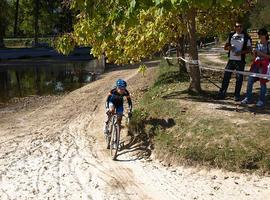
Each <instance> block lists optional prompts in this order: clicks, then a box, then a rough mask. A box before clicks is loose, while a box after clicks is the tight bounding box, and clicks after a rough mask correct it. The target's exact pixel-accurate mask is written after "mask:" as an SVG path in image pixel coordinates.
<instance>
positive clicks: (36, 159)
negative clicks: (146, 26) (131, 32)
mask: <svg viewBox="0 0 270 200" xmlns="http://www.w3.org/2000/svg"><path fill="white" fill-rule="evenodd" d="M154 70H155V68H151V69H149V76H148V77H147V78H143V77H141V76H140V75H137V73H136V71H137V69H126V70H124V69H123V70H119V71H113V72H109V73H107V74H104V76H103V77H102V79H99V80H98V81H96V82H93V83H91V84H89V85H87V86H85V87H83V88H80V89H78V90H76V91H74V92H72V93H70V94H68V95H67V96H65V97H63V98H58V99H57V100H56V101H53V102H51V103H48V104H46V105H43V106H39V107H37V108H35V109H32V110H31V109H29V110H22V111H16V112H10V113H7V112H4V111H3V110H0V113H1V112H2V113H1V115H0V116H1V118H0V199H1V200H2V199H20V200H21V199H35V200H36V199H42V200H43V199H74V200H77V199H121V200H123V199H237V200H238V199H267V198H268V197H270V178H261V177H258V176H254V175H252V176H251V175H242V174H235V173H226V172H221V171H219V170H211V171H210V172H209V171H205V170H202V169H195V168H184V167H178V168H173V167H166V166H164V165H162V163H159V162H155V161H150V160H143V159H140V157H138V155H137V154H136V151H137V150H138V151H139V150H140V145H141V144H134V146H133V147H132V148H130V149H127V150H125V151H123V152H122V155H120V156H119V157H118V159H119V161H117V162H116V161H112V160H111V159H110V157H109V152H108V150H106V149H104V142H103V135H102V132H101V130H102V125H103V123H102V122H103V118H104V108H103V107H104V97H105V96H106V94H107V93H108V91H109V90H110V88H111V86H112V85H113V83H114V81H115V80H116V79H117V78H120V77H121V78H125V79H127V80H128V84H129V85H130V87H129V90H130V91H131V93H132V92H134V91H136V90H137V89H138V88H141V87H144V86H145V84H147V83H149V80H150V79H151V78H149V77H151V74H153V72H154ZM3 112H4V113H3ZM126 140H128V138H126ZM124 142H130V141H124Z"/></svg>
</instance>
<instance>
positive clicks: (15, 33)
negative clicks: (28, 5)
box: [13, 0, 19, 37]
mask: <svg viewBox="0 0 270 200" xmlns="http://www.w3.org/2000/svg"><path fill="white" fill-rule="evenodd" d="M18 13H19V0H16V10H15V19H14V20H15V21H14V29H13V34H14V37H16V36H17V30H18Z"/></svg>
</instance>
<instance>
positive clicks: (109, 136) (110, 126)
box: [105, 120, 113, 149]
mask: <svg viewBox="0 0 270 200" xmlns="http://www.w3.org/2000/svg"><path fill="white" fill-rule="evenodd" d="M108 128H109V130H108V134H106V135H105V143H106V148H107V149H110V143H111V135H112V129H113V121H112V120H110V121H109V124H108Z"/></svg>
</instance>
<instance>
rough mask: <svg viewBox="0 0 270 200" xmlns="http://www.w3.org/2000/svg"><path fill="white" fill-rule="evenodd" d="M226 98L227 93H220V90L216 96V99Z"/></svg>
mask: <svg viewBox="0 0 270 200" xmlns="http://www.w3.org/2000/svg"><path fill="white" fill-rule="evenodd" d="M224 99H225V94H223V93H220V92H219V93H218V94H217V96H216V97H215V100H224Z"/></svg>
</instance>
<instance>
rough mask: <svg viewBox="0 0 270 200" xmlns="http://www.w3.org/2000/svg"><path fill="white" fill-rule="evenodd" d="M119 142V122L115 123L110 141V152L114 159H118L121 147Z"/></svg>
mask: <svg viewBox="0 0 270 200" xmlns="http://www.w3.org/2000/svg"><path fill="white" fill-rule="evenodd" d="M119 142H120V132H119V126H118V124H114V126H113V130H112V135H111V141H110V153H111V157H112V159H113V160H115V159H116V156H117V152H118V148H119Z"/></svg>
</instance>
